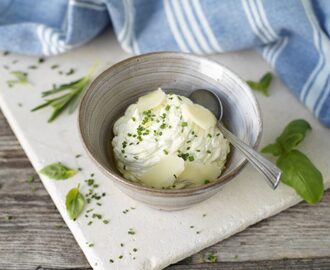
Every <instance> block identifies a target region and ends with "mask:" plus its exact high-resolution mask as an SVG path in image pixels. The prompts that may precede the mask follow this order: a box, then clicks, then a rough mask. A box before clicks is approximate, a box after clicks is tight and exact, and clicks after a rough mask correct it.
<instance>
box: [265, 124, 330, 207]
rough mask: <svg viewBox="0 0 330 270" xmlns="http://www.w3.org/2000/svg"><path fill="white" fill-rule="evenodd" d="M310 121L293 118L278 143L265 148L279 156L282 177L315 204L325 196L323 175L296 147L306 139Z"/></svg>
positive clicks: (284, 181)
mask: <svg viewBox="0 0 330 270" xmlns="http://www.w3.org/2000/svg"><path fill="white" fill-rule="evenodd" d="M310 129H311V126H310V125H309V123H308V122H307V121H305V120H302V119H298V120H294V121H292V122H290V123H289V124H288V125H287V126H286V128H285V129H284V131H283V132H282V134H281V135H280V136H279V137H278V138H277V139H276V141H275V143H273V144H269V145H267V146H266V147H264V148H263V149H262V150H261V152H263V153H270V154H272V155H273V156H275V157H277V161H276V164H277V166H278V167H279V168H280V169H281V170H282V176H281V181H282V182H283V183H284V184H287V185H288V186H290V187H292V188H293V189H294V190H295V191H296V192H297V193H298V194H299V195H300V196H301V197H302V198H303V199H304V200H305V201H306V202H308V203H310V204H315V203H317V202H319V201H320V200H321V199H322V196H323V192H324V185H323V177H322V174H321V172H320V171H319V170H318V169H317V168H316V167H315V165H314V164H313V163H312V161H311V160H310V159H309V158H308V157H307V156H306V155H304V154H303V153H302V152H300V151H298V150H296V149H295V147H296V146H297V145H298V144H299V143H301V142H302V140H303V139H304V138H305V136H306V133H307V131H308V130H310Z"/></svg>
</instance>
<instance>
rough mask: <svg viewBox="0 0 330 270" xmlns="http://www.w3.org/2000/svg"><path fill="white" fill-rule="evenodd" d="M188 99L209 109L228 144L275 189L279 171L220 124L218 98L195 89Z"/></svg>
mask: <svg viewBox="0 0 330 270" xmlns="http://www.w3.org/2000/svg"><path fill="white" fill-rule="evenodd" d="M189 98H190V99H191V100H192V101H193V102H194V103H197V104H199V105H202V106H204V107H205V108H207V109H209V110H210V111H211V112H212V113H213V114H214V115H215V116H216V118H217V119H218V122H217V126H218V128H219V129H220V130H221V132H222V133H223V135H224V136H225V137H226V138H227V139H228V140H229V141H230V143H231V144H232V145H233V146H234V147H235V148H236V149H238V150H239V151H241V153H242V154H243V155H244V156H245V157H246V159H247V160H248V161H249V162H250V163H251V164H252V165H253V166H254V167H255V168H256V169H257V170H258V171H259V172H260V173H261V174H263V175H264V176H265V179H266V180H267V182H268V184H269V185H270V187H271V188H272V189H276V188H277V186H278V184H279V182H280V178H281V174H282V172H281V170H280V169H279V168H278V167H277V166H276V165H274V164H273V163H272V162H270V161H269V160H267V159H266V158H265V157H263V156H262V155H261V154H260V153H259V152H257V151H256V150H254V149H253V147H251V146H250V145H248V144H246V143H244V142H243V141H242V140H240V139H239V138H238V137H237V136H235V135H234V134H233V133H232V132H230V131H229V130H228V129H227V128H225V126H224V125H223V124H222V123H221V119H222V116H223V106H222V102H221V99H220V97H219V96H218V95H217V94H215V93H213V92H212V91H209V90H206V89H197V90H195V91H193V92H192V93H191V94H190V95H189Z"/></svg>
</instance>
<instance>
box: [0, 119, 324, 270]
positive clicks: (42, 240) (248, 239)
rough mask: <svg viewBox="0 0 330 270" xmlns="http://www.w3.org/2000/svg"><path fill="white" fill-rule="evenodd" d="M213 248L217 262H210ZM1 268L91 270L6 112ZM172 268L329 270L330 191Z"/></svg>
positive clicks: (0, 147)
mask: <svg viewBox="0 0 330 270" xmlns="http://www.w3.org/2000/svg"><path fill="white" fill-rule="evenodd" d="M30 176H34V178H35V180H34V182H33V183H29V181H28V178H29V177H30ZM210 252H211V253H214V254H215V255H216V256H217V257H218V262H216V263H207V262H205V261H206V260H205V258H206V257H207V256H208V254H210ZM0 269H1V270H7V269H8V270H9V269H22V270H28V269H40V270H41V269H61V270H69V269H71V270H72V269H75V270H78V269H91V268H90V266H89V264H88V262H87V260H86V259H85V257H84V255H83V253H82V251H81V250H80V248H79V247H78V245H77V244H76V242H75V240H74V239H73V236H72V235H71V233H70V231H69V229H68V228H67V227H66V225H65V224H64V222H63V220H62V218H61V216H60V214H59V213H58V212H57V210H56V208H55V206H54V204H53V202H52V201H51V199H50V197H49V195H48V193H47V192H46V190H45V189H44V187H43V185H42V184H41V182H40V180H39V179H38V176H37V174H36V172H35V171H34V169H33V168H32V166H31V164H30V162H29V160H28V158H27V157H26V155H25V154H24V152H23V150H22V148H21V147H20V145H19V143H18V141H17V140H16V138H15V136H14V134H13V133H12V131H11V129H10V127H9V126H8V124H7V122H6V120H5V118H4V116H3V115H2V113H0ZM168 269H173V270H174V269H222V270H225V269H330V192H329V191H328V192H326V193H325V196H324V199H323V200H322V202H321V203H319V204H318V205H316V206H309V205H307V204H306V203H300V204H298V205H297V206H295V207H292V208H290V209H288V210H287V211H284V212H282V213H281V214H279V215H277V216H275V217H272V218H270V219H267V220H265V221H262V222H260V223H258V224H256V225H254V226H252V227H250V228H248V229H247V230H245V231H243V232H241V233H239V234H237V235H235V236H233V237H231V238H229V239H227V240H225V241H223V242H220V243H218V244H216V245H215V246H213V247H210V248H208V249H206V250H204V251H202V252H200V253H198V254H196V255H194V256H192V257H190V258H188V259H185V260H184V261H181V262H179V263H178V264H175V265H172V266H170V267H168Z"/></svg>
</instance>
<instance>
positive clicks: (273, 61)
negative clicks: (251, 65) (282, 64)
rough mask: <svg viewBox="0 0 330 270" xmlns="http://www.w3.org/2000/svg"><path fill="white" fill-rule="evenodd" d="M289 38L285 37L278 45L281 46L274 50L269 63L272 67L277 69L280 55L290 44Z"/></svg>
mask: <svg viewBox="0 0 330 270" xmlns="http://www.w3.org/2000/svg"><path fill="white" fill-rule="evenodd" d="M288 41H289V38H288V37H285V38H282V39H281V40H280V41H279V42H278V43H279V46H278V47H276V48H274V50H273V53H272V56H271V57H270V60H269V63H270V65H271V66H272V67H273V68H275V65H276V61H277V59H278V57H279V55H280V54H281V52H282V51H283V50H284V48H285V47H286V45H287V44H288Z"/></svg>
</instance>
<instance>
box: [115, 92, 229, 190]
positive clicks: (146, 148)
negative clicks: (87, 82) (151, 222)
mask: <svg viewBox="0 0 330 270" xmlns="http://www.w3.org/2000/svg"><path fill="white" fill-rule="evenodd" d="M156 91H158V92H157V93H156ZM156 91H154V94H157V98H158V99H157V100H158V101H155V102H154V101H153V100H154V99H155V98H154V97H152V98H149V99H148V101H147V105H146V104H143V105H142V106H141V105H140V104H139V103H142V102H140V100H139V101H138V103H135V104H132V105H130V106H129V107H128V108H127V110H126V112H125V114H124V115H123V116H122V117H120V118H119V119H118V120H117V121H116V123H115V125H114V127H113V133H114V138H113V140H112V146H113V152H114V157H115V159H116V165H117V168H118V170H119V171H120V172H121V173H122V174H123V176H124V177H125V178H126V179H128V180H131V181H134V182H139V183H141V184H144V185H147V186H152V187H156V188H182V187H185V186H191V185H192V186H196V185H200V184H205V183H209V182H212V181H215V180H216V178H217V177H218V176H219V175H220V174H221V171H222V170H223V168H224V166H225V163H226V158H227V154H228V153H229V151H230V147H229V142H228V141H227V140H226V139H225V138H224V137H223V135H222V133H221V132H220V130H219V129H218V128H217V127H216V125H215V122H214V124H212V126H210V127H208V128H207V129H205V126H204V125H203V126H204V128H202V127H201V125H198V124H196V121H195V120H194V119H195V118H194V117H190V116H189V115H187V113H184V112H183V107H184V106H187V105H189V106H194V105H193V103H192V102H191V100H189V99H188V98H186V97H184V96H179V95H175V94H167V95H166V94H164V92H162V90H161V89H158V90H156ZM160 92H161V93H160ZM148 102H149V103H148ZM153 102H154V103H153ZM184 104H186V105H184ZM153 106H155V107H153ZM197 106H199V105H197ZM199 107H201V106H199ZM141 108H143V109H141ZM145 108H148V109H147V110H144V109H145ZM203 110H205V109H204V108H203ZM207 113H209V114H211V113H210V112H209V111H208V110H207ZM212 117H214V116H213V115H212ZM206 120H207V119H205V121H206ZM202 121H204V120H203V119H202ZM200 123H201V122H200ZM203 123H204V122H203ZM212 123H213V122H212ZM173 156H174V157H175V158H176V157H180V158H181V159H182V160H183V161H184V162H182V164H183V165H182V166H184V167H182V169H177V171H176V172H178V173H173V174H171V172H170V173H169V174H170V176H171V177H172V176H173V175H174V176H173V177H174V178H173V179H167V178H168V177H167V178H166V176H164V177H165V180H164V179H163V181H162V183H161V184H159V183H157V178H158V177H159V175H155V177H154V180H152V183H151V182H150V181H149V182H148V181H147V180H146V181H144V178H145V179H146V177H144V176H145V175H146V174H147V173H148V170H150V169H151V168H153V167H154V166H155V165H157V164H159V163H160V162H161V161H162V160H165V159H166V158H167V159H169V158H170V157H173ZM177 161H178V160H176V163H175V164H177V163H178V162H177ZM179 161H180V162H181V160H179ZM173 162H174V160H173ZM167 164H170V163H168V162H167ZM194 165H196V166H197V167H196V166H195V167H194V168H195V171H196V172H197V175H196V173H194V177H192V178H194V179H185V178H188V177H189V172H188V173H187V171H186V172H182V170H184V168H191V166H194ZM204 165H205V166H206V167H205V166H204ZM164 166H165V165H164ZM166 166H168V165H166ZM198 166H199V167H198ZM200 166H204V167H205V168H210V166H211V167H212V168H213V174H212V173H211V174H208V173H207V172H206V174H203V172H202V173H201V175H200V176H199V175H198V172H200V171H203V168H204V167H203V168H202V169H200ZM172 167H173V166H171V167H170V168H169V169H168V170H167V171H169V170H171V169H172ZM174 167H177V166H174ZM194 168H193V169H194ZM193 169H192V170H193ZM214 171H215V172H214ZM165 172H166V170H165ZM161 173H162V171H161V170H158V174H161ZM180 175H181V176H180ZM205 175H206V176H205ZM205 177H208V179H205ZM211 177H212V178H213V179H209V178H211ZM164 181H165V184H164Z"/></svg>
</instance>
